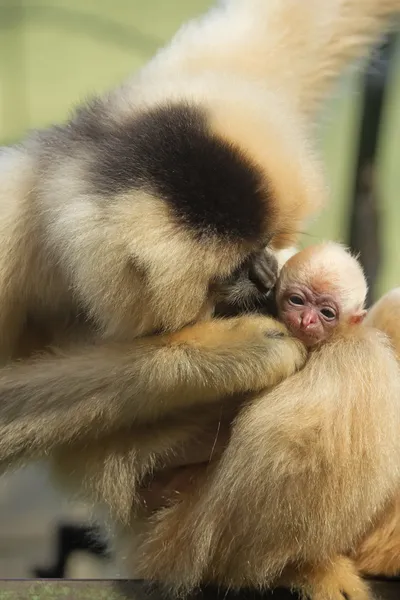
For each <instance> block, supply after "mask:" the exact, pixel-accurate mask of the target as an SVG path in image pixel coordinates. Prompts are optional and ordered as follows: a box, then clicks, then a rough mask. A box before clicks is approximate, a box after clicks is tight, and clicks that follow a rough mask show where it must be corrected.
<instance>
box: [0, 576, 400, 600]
mask: <svg viewBox="0 0 400 600" xmlns="http://www.w3.org/2000/svg"><path fill="white" fill-rule="evenodd" d="M372 587H373V589H374V592H375V598H376V600H399V599H400V582H398V581H393V582H374V583H373V584H372ZM165 598H166V596H165V595H164V594H162V593H160V592H158V591H157V590H155V589H152V590H150V589H148V588H147V587H146V586H145V584H143V583H142V582H140V581H124V580H119V581H109V580H108V581H107V580H95V581H85V580H80V581H78V580H76V581H72V580H54V581H38V580H19V581H10V580H0V600H165ZM295 598H296V596H294V595H291V594H290V593H289V592H287V591H285V590H275V591H274V592H271V593H269V594H263V595H261V594H258V593H255V592H251V591H246V592H243V593H241V594H227V593H226V592H225V591H220V592H218V591H217V590H215V589H214V588H207V589H205V590H204V591H202V592H201V593H199V594H198V595H197V596H196V600H233V599H236V600H267V599H268V600H295Z"/></svg>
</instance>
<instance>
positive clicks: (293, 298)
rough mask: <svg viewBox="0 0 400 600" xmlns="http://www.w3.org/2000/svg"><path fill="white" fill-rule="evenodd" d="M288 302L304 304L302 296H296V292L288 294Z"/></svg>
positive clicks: (296, 304) (297, 304) (298, 304)
mask: <svg viewBox="0 0 400 600" xmlns="http://www.w3.org/2000/svg"><path fill="white" fill-rule="evenodd" d="M289 302H290V304H294V305H295V306H304V300H303V298H302V297H301V296H297V294H292V295H291V296H289Z"/></svg>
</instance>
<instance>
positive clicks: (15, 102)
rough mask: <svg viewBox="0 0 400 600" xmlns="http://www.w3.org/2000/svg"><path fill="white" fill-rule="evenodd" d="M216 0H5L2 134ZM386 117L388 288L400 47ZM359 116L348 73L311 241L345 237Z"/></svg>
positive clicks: (111, 74)
mask: <svg viewBox="0 0 400 600" xmlns="http://www.w3.org/2000/svg"><path fill="white" fill-rule="evenodd" d="M210 5H211V1H210V0H0V143H3V144H4V143H8V142H11V141H14V140H16V139H18V138H20V137H21V136H22V135H23V133H24V132H25V131H26V130H27V129H29V128H35V127H42V126H46V125H48V124H51V123H53V122H57V121H61V120H63V119H65V118H66V116H67V115H68V112H69V111H70V109H71V107H72V106H73V105H74V104H76V103H78V102H80V101H81V100H82V99H84V98H85V97H86V96H88V95H90V94H91V93H95V92H99V91H102V90H105V89H107V88H109V87H111V86H113V85H114V84H117V83H118V82H120V81H121V80H122V79H123V78H124V77H126V76H127V75H129V74H131V73H132V72H134V71H135V70H137V69H138V68H139V67H140V66H141V65H142V64H143V63H144V62H145V61H146V60H147V59H148V58H149V57H150V56H151V55H152V54H153V53H154V51H155V50H156V49H157V48H158V47H159V46H160V45H162V44H163V43H164V42H165V41H166V40H168V38H170V37H171V35H172V34H173V33H174V32H175V31H176V30H177V28H178V27H179V26H180V24H181V23H182V22H184V21H185V20H186V19H188V18H189V17H192V16H195V15H197V14H199V13H201V12H202V11H204V10H205V9H206V8H207V7H208V6H210ZM393 67H394V68H393V76H392V81H391V86H390V93H389V99H388V103H387V106H386V110H385V118H384V122H383V135H382V140H381V146H380V160H379V194H380V203H381V210H382V225H383V231H384V234H385V235H384V238H385V239H384V254H383V264H382V269H381V273H380V279H379V292H380V293H383V292H384V291H386V290H387V289H390V288H391V287H394V286H396V285H400V267H399V253H400V239H399V232H400V202H399V201H398V196H399V192H400V50H399V51H398V52H397V56H396V61H395V64H394V65H393ZM358 124H359V85H358V80H357V78H355V77H347V78H344V79H343V81H342V82H341V85H340V86H339V88H338V90H337V91H336V93H335V96H334V97H333V98H332V100H331V101H330V103H329V107H328V110H327V111H326V112H325V115H324V119H323V122H322V124H321V127H320V136H319V138H320V139H319V143H320V145H321V151H322V152H323V155H324V157H325V162H326V166H327V174H328V178H329V182H330V185H331V191H332V194H331V195H332V202H331V204H330V206H329V207H328V208H327V209H326V210H325V211H324V212H323V213H322V215H321V216H320V218H319V219H318V220H317V221H316V222H315V223H314V224H313V225H312V226H311V228H310V230H309V233H308V235H307V236H305V237H304V240H303V243H304V244H308V243H314V242H315V241H317V240H318V239H320V238H333V239H338V240H343V241H346V239H347V229H348V213H349V208H350V205H349V202H350V200H351V191H352V176H353V173H354V163H355V149H356V144H357V135H358Z"/></svg>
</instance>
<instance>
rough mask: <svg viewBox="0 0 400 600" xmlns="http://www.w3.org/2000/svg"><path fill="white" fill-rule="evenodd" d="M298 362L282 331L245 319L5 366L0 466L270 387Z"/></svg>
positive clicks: (301, 355) (301, 351) (0, 382)
mask: <svg viewBox="0 0 400 600" xmlns="http://www.w3.org/2000/svg"><path fill="white" fill-rule="evenodd" d="M305 359H306V350H305V348H304V346H303V345H302V344H301V343H300V342H298V341H297V340H295V339H294V338H292V337H290V336H289V335H288V334H287V332H286V330H285V328H284V326H282V325H281V324H280V323H278V322H276V321H274V320H273V319H269V318H267V317H250V316H248V317H239V318H236V319H227V320H221V321H210V322H205V323H200V324H197V325H194V326H191V327H187V328H185V329H183V330H182V331H180V332H178V333H176V334H171V335H166V336H159V337H150V338H142V339H141V340H138V341H137V342H135V343H132V344H110V343H109V344H107V343H102V345H101V346H100V345H99V346H97V347H96V346H92V347H90V346H89V347H88V346H86V347H84V346H82V347H79V348H74V349H73V351H71V353H70V354H66V355H64V356H56V357H49V358H46V357H43V356H42V357H40V358H39V359H38V360H39V361H40V365H39V362H37V361H36V360H34V361H30V362H27V363H17V364H14V365H11V366H10V367H8V368H5V369H3V370H2V371H1V374H0V462H1V463H3V464H4V463H8V462H9V461H12V460H13V459H23V458H29V457H30V456H31V455H32V456H35V455H37V454H40V453H44V452H47V451H49V450H50V449H51V448H53V447H55V446H57V445H62V444H65V443H67V442H70V441H72V440H73V441H79V440H80V439H82V438H85V440H87V439H89V438H90V437H91V438H96V437H97V436H98V435H101V434H104V433H107V432H112V431H115V430H116V429H118V428H121V427H126V426H129V424H133V423H135V422H139V423H140V422H146V423H148V422H151V421H153V420H155V419H158V418H160V417H162V416H164V415H165V414H168V413H170V412H172V411H174V410H176V409H179V408H184V407H189V406H191V405H193V404H196V403H197V404H201V403H203V404H206V403H209V402H214V401H218V400H219V399H221V398H223V397H226V396H227V395H231V394H232V395H233V394H236V393H239V392H248V391H255V390H259V389H260V388H264V387H268V386H270V385H275V384H276V383H278V382H279V381H281V380H282V379H284V378H286V377H288V376H289V375H291V374H292V373H293V372H294V371H295V370H296V369H297V368H299V367H301V366H302V364H303V363H304V361H305ZM39 367H40V368H39Z"/></svg>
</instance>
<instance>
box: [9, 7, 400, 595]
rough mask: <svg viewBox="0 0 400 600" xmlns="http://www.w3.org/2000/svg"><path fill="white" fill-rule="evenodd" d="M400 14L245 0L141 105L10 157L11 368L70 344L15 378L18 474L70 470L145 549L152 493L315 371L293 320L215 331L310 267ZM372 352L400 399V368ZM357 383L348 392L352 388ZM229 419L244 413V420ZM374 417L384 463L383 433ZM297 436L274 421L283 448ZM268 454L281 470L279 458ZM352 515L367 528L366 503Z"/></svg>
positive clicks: (14, 372) (140, 89)
mask: <svg viewBox="0 0 400 600" xmlns="http://www.w3.org/2000/svg"><path fill="white" fill-rule="evenodd" d="M399 8H400V2H399V0H363V1H361V0H324V1H321V0H305V2H301V3H300V2H298V0H280V1H279V0H270V1H268V0H227V1H226V2H223V3H221V4H220V5H218V6H217V7H215V8H214V9H213V10H211V11H210V13H208V14H207V15H206V16H205V17H204V18H202V19H199V20H198V21H193V22H192V23H189V24H188V25H187V26H185V27H184V28H183V29H182V30H181V31H180V32H178V34H177V35H176V36H175V38H174V40H173V41H172V43H171V44H170V45H169V46H167V47H166V48H165V49H163V50H161V51H160V52H159V53H158V54H157V56H156V57H155V58H154V59H153V60H152V61H151V62H150V64H149V65H147V67H145V68H144V69H143V71H141V72H140V73H139V74H138V75H137V76H136V77H135V78H134V79H132V80H131V81H128V82H127V83H126V84H125V85H123V86H122V87H121V88H119V89H117V90H115V91H112V92H110V93H109V94H107V95H105V96H104V97H102V98H98V99H95V100H93V101H92V102H91V103H89V104H88V105H87V106H84V107H82V108H81V109H80V110H78V111H77V112H76V114H75V115H74V116H73V117H72V119H71V120H70V121H69V122H68V123H67V124H66V125H64V126H61V127H54V128H52V129H50V130H48V131H45V132H41V133H38V134H35V135H33V136H32V137H31V138H29V139H28V140H27V141H26V142H25V143H23V144H22V145H21V146H19V147H16V148H12V149H8V150H5V151H4V152H3V156H2V158H1V161H0V169H1V170H0V196H1V199H2V202H1V205H2V206H1V209H0V210H1V213H0V227H1V236H2V241H3V243H2V246H1V251H0V252H1V254H0V272H2V273H3V281H4V282H5V284H4V285H3V287H2V291H1V292H0V294H1V296H0V307H1V308H2V310H1V323H0V336H1V337H0V339H1V344H0V348H1V351H2V355H3V359H4V361H8V360H9V359H12V358H17V357H19V356H26V355H29V354H30V353H32V352H34V351H35V350H36V349H40V348H43V346H45V345H46V344H48V343H52V344H53V345H55V346H56V347H59V348H62V353H61V354H59V355H56V356H44V357H39V358H37V359H36V360H34V361H33V362H32V361H31V362H25V363H22V364H17V365H11V366H10V367H7V368H6V369H4V370H3V371H2V373H1V375H0V398H1V402H0V462H1V463H2V465H9V464H11V463H12V462H13V461H15V462H18V461H24V460H28V459H30V458H36V457H38V456H43V455H46V456H48V455H49V454H52V456H53V457H54V460H55V462H56V463H57V465H58V468H59V470H61V472H62V473H63V475H64V476H65V477H66V478H67V479H70V478H71V477H75V478H76V480H77V481H78V485H79V486H80V487H83V488H86V489H87V490H88V491H90V492H91V494H92V495H93V496H94V497H95V499H96V501H97V502H105V503H106V504H107V506H108V508H110V509H111V511H112V513H113V516H114V519H115V520H116V521H117V522H121V523H123V524H125V526H127V530H128V531H129V525H130V520H131V518H132V514H133V517H134V516H135V514H136V509H135V507H136V502H135V501H136V499H137V490H136V484H137V483H139V482H140V481H141V480H142V478H144V477H145V476H146V475H147V474H148V472H149V471H151V469H152V468H154V466H155V465H157V463H158V461H160V460H164V459H165V456H167V455H168V454H170V453H171V451H174V450H177V449H178V448H179V447H180V446H181V445H182V443H184V442H185V441H187V440H188V439H189V438H192V437H196V436H199V435H201V432H202V431H203V429H204V428H206V427H207V426H210V423H211V426H213V425H214V424H215V423H217V422H218V418H219V411H221V410H222V409H221V407H220V406H216V405H215V401H216V400H220V399H222V398H224V397H227V396H231V395H239V399H240V396H242V395H243V394H244V393H246V392H257V391H258V390H261V389H263V388H266V387H270V386H273V385H275V384H277V383H279V382H280V381H282V380H283V379H285V378H286V377H287V376H288V375H290V374H292V373H294V372H295V371H296V370H297V369H298V368H299V367H301V366H302V365H303V363H304V361H305V351H304V348H303V346H302V345H301V344H300V343H298V342H297V341H296V340H293V339H292V338H291V337H290V336H289V335H288V334H287V332H286V330H285V329H284V327H283V326H281V325H279V324H277V323H276V322H275V321H273V320H272V319H267V318H262V317H251V316H242V317H239V318H236V319H227V320H209V319H210V317H211V316H212V314H213V308H214V307H215V305H216V303H217V302H218V301H219V300H220V299H221V298H222V299H223V300H224V301H226V299H227V298H229V297H233V298H234V300H238V298H239V299H240V300H241V302H242V304H243V305H244V306H246V304H247V303H248V302H249V301H250V302H251V301H252V299H253V298H254V296H255V295H256V300H257V302H258V301H259V299H260V296H259V294H258V293H255V290H257V289H258V288H261V296H262V292H263V291H264V290H265V287H266V283H265V280H264V278H263V277H262V276H260V274H259V270H258V269H256V268H255V266H254V265H255V264H257V263H258V261H259V260H260V258H259V257H260V252H261V253H262V249H263V248H264V247H265V246H268V248H269V249H270V251H272V252H274V251H275V250H280V249H285V248H287V247H289V246H291V245H292V244H293V243H294V242H295V241H296V236H297V233H298V231H299V229H300V228H301V227H302V224H303V222H304V220H305V219H306V218H308V217H309V216H311V215H313V214H314V212H315V210H316V208H317V207H318V206H319V204H320V203H321V202H322V201H323V199H324V195H325V185H324V178H323V175H322V174H321V167H320V165H319V161H318V159H317V158H316V157H315V154H314V152H313V150H312V147H311V146H312V144H311V143H310V137H311V136H310V124H311V122H312V121H313V120H315V111H316V110H317V108H318V107H319V104H320V101H321V100H322V99H323V97H324V95H325V94H326V93H327V91H328V90H329V87H330V83H331V82H332V81H333V80H334V79H335V78H336V77H337V75H338V74H339V72H340V71H341V69H342V68H343V67H344V66H345V65H346V64H347V63H348V62H349V61H350V60H351V59H353V58H355V57H358V56H361V55H362V54H363V53H364V52H365V51H366V48H367V46H368V45H369V44H370V43H372V41H374V40H375V38H376V36H377V35H378V34H379V32H380V30H381V29H382V28H383V26H384V23H385V22H386V19H387V18H388V17H389V16H390V15H391V14H392V13H393V12H395V11H397V10H399ZM261 262H262V261H261ZM238 281H240V282H241V284H243V283H244V284H245V285H244V288H243V287H242V286H241V287H240V290H238V286H237V282H238ZM267 287H268V286H267ZM243 290H247V291H243ZM249 290H250V298H249ZM243 296H244V297H243ZM49 315H50V316H49ZM201 321H204V322H201ZM193 323H195V324H193ZM185 326H186V327H185ZM182 328H183V329H182ZM38 332H40V333H41V337H39V338H38ZM154 334H158V335H154ZM368 339H369V338H368ZM370 346H371V349H372V348H375V347H376V350H375V352H376V353H377V357H380V358H381V362H379V363H374V364H375V365H376V364H379V365H381V363H382V373H385V372H386V371H387V372H388V378H387V380H388V385H389V384H390V385H391V386H393V387H394V386H395V385H396V381H397V379H396V377H392V375H393V373H394V372H397V371H396V369H395V367H394V366H393V365H394V362H393V357H392V355H391V353H390V349H388V348H387V347H386V346H385V344H384V342H382V343H381V342H379V343H377V344H376V345H374V344H372V343H371V344H370ZM371 356H373V354H371ZM385 357H386V358H387V361H386V358H385ZM347 359H348V360H347V362H346V364H347V365H348V367H349V366H350V365H351V364H352V357H349V356H348V357H347ZM326 360H328V359H326ZM371 360H372V359H371ZM322 363H323V364H319V365H318V368H317V373H319V372H320V369H324V368H326V364H325V362H324V361H322ZM353 363H354V365H353V366H354V368H353V371H354V370H356V366H357V364H358V363H357V360H356V357H354V361H353ZM368 364H370V363H368ZM396 368H397V363H396ZM353 371H352V372H353ZM300 373H301V374H302V377H303V379H302V393H303V395H304V397H305V398H307V400H308V401H309V410H310V411H314V410H315V403H317V402H318V400H319V398H320V394H321V388H320V386H324V388H323V389H324V392H326V388H325V383H326V382H325V380H324V379H323V378H321V380H319V378H318V377H317V376H316V371H315V369H314V370H310V368H308V369H305V370H303V371H301V372H300ZM296 377H297V375H296ZM382 377H383V375H382ZM288 381H290V379H289V380H288ZM296 381H299V380H298V379H297V380H296ZM339 381H341V382H342V385H346V384H347V378H346V375H345V373H344V374H343V378H339ZM284 384H285V382H283V383H282V385H284ZM358 384H359V385H361V381H358ZM393 387H392V388H391V389H393ZM280 389H282V388H278V390H280ZM283 389H284V388H283ZM279 393H280V392H279V391H278V392H277V394H278V395H279ZM313 399H314V400H315V401H314V402H313ZM210 402H211V403H213V404H214V405H213V406H209V407H207V410H205V409H204V404H205V403H210ZM225 404H226V405H227V410H228V411H231V410H233V412H235V402H234V399H232V398H230V399H229V398H228V400H227V402H226V403H225ZM194 405H196V406H195V408H194ZM202 405H203V406H202ZM257 406H258V403H257V402H255V403H254V402H253V403H251V404H250V407H251V408H250V409H248V408H247V409H245V412H244V413H243V414H242V413H240V414H239V420H238V421H237V424H236V426H235V428H234V429H233V433H232V437H231V439H230V442H229V444H228V448H227V451H226V453H224V455H223V459H222V461H221V463H220V468H222V467H223V465H225V464H226V461H228V460H229V457H230V456H232V453H234V454H235V457H236V458H235V460H238V461H240V460H242V459H243V465H245V464H247V462H248V458H249V457H248V455H247V454H246V452H247V450H246V447H245V446H243V447H241V446H240V444H238V440H240V439H242V437H241V434H240V428H241V423H242V422H243V419H244V418H245V416H244V415H246V414H248V410H250V411H251V410H252V409H253V408H254V407H257ZM260 406H261V404H260ZM302 406H303V407H304V403H302ZM222 408H224V409H225V406H224V407H222ZM292 409H293V410H296V409H295V408H293V407H292ZM254 410H255V408H254ZM260 410H261V409H260ZM304 410H305V411H306V408H304ZM310 414H312V412H311V413H310ZM374 414H375V413H374V411H373V410H371V413H370V417H371V419H372V415H374ZM306 415H307V411H306V412H305V413H304V415H303V416H304V418H305V419H307V418H308V417H307V416H306ZM391 416H392V415H391V413H390V411H388V414H387V418H388V419H389V420H390V422H391V423H392V424H393V427H394V423H395V419H391ZM361 417H362V414H360V421H359V426H360V432H361V433H360V437H359V438H357V439H359V441H360V448H361V449H363V448H364V446H363V445H362V444H363V443H366V439H367V437H368V435H369V434H370V433H371V431H370V419H366V420H365V430H364V429H363V424H364V421H363V419H362V418H361ZM275 418H276V414H275V413H273V412H271V416H268V411H267V412H266V413H265V419H266V421H267V422H268V423H269V426H270V427H271V428H272V429H273V428H274V422H273V420H274V419H275ZM340 423H341V424H342V425H343V427H345V419H344V418H343V419H342V420H341V421H340ZM382 423H383V421H382V422H381V421H378V423H377V424H376V430H377V431H378V432H379V426H380V424H381V425H382ZM253 424H254V426H255V432H254V440H258V441H259V442H260V443H261V440H260V436H258V434H257V427H258V424H257V423H253ZM276 424H277V425H278V423H276ZM298 425H299V426H300V427H301V422H299V423H298ZM385 425H386V421H385ZM382 426H383V425H382ZM262 431H263V428H262V427H260V432H261V433H262ZM374 431H375V430H374ZM391 431H392V430H391V429H390V432H391ZM390 432H389V433H388V432H386V431H385V440H386V444H385V448H384V450H382V452H383V453H385V452H388V451H389V449H390V450H391V449H393V446H394V444H395V440H394V436H391V435H390ZM252 435H253V434H252ZM326 442H327V444H328V445H329V444H330V443H331V440H330V439H329V437H328V438H327V439H326ZM236 452H237V454H236ZM252 452H254V453H255V456H254V461H255V464H256V465H258V466H259V465H261V464H262V460H263V457H264V455H263V452H262V446H257V445H254V447H253V446H252ZM246 456H247V457H246ZM235 465H236V468H237V465H238V463H237V462H235ZM367 466H368V465H366V468H367ZM370 467H371V471H372V472H371V473H370V474H371V479H370V480H369V478H368V477H367V470H366V471H365V473H364V471H363V473H364V475H365V480H364V479H363V485H364V487H363V489H364V491H365V492H366V493H367V495H368V494H371V503H370V504H368V506H366V508H365V512H362V511H361V513H360V514H361V516H360V518H359V521H361V520H362V518H363V517H365V518H369V516H370V513H369V512H368V510H369V509H371V506H372V505H374V506H375V505H376V506H378V505H379V504H380V502H382V501H383V500H382V499H384V498H385V497H386V494H387V492H388V489H389V488H390V486H391V482H392V481H393V482H397V479H396V477H397V470H396V469H395V468H394V466H393V464H392V463H391V462H390V461H389V462H388V463H387V464H386V466H385V468H383V469H382V474H381V476H380V479H379V484H380V485H379V486H377V481H378V480H377V478H376V477H374V475H375V474H376V473H375V471H376V470H377V467H376V464H375V470H374V465H372V464H371V465H370ZM218 472H220V471H218ZM251 473H253V474H254V475H255V474H256V470H251V469H250V470H249V474H251ZM369 481H370V484H369ZM249 483H250V488H249V489H252V487H253V486H255V487H256V488H257V487H258V484H259V481H258V479H257V477H255V479H254V480H253V481H250V482H249ZM320 483H321V485H323V484H325V485H329V483H330V482H329V477H328V478H327V479H326V480H325V481H321V482H320ZM264 485H266V482H264ZM393 485H394V483H393ZM355 487H356V484H355ZM377 488H379V489H377ZM207 489H208V488H207V487H205V491H204V493H206V490H207ZM263 489H264V488H263ZM378 492H379V493H378ZM215 493H216V494H217V495H218V494H219V491H218V490H216V492H215ZM319 493H320V492H319V491H316V493H315V497H316V498H318V496H319ZM321 493H322V492H321ZM255 497H258V495H256V496H255ZM335 498H336V499H337V501H338V502H340V500H339V499H338V498H337V497H336V496H335ZM340 506H342V507H343V510H344V511H345V512H346V510H347V509H346V500H345V499H343V501H342V504H340ZM322 508H323V507H322ZM366 514H368V517H366ZM339 529H340V528H339ZM206 531H207V530H206ZM195 544H197V541H195ZM199 547H200V546H199ZM338 550H341V548H340V549H338ZM221 551H223V548H222V547H221ZM315 552H316V553H318V552H319V550H318V548H317V547H316V548H315ZM173 557H174V555H171V560H174V558H173ZM311 558H312V559H314V558H315V557H314V556H313V557H311ZM310 560H311V559H310ZM160 564H161V563H160ZM216 564H218V563H216ZM220 564H221V567H222V565H223V562H221V563H220ZM258 567H259V563H255V564H254V571H253V572H254V574H256V572H257V569H258ZM247 568H249V569H251V568H252V567H251V564H250V566H249V567H247V565H246V566H243V569H244V571H243V578H242V579H243V580H245V579H246V578H248V577H247V576H248V573H247V574H246V573H245V571H246V569H247ZM263 568H264V567H263ZM238 569H239V571H240V569H242V566H241V565H239V567H238ZM200 570H201V569H200ZM314 572H315V570H314ZM262 573H263V569H261V570H260V571H259V572H258V576H257V577H255V578H254V583H257V582H259V581H260V579H262ZM206 575H207V573H206ZM217 579H218V577H217ZM249 580H251V577H250V579H249Z"/></svg>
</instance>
